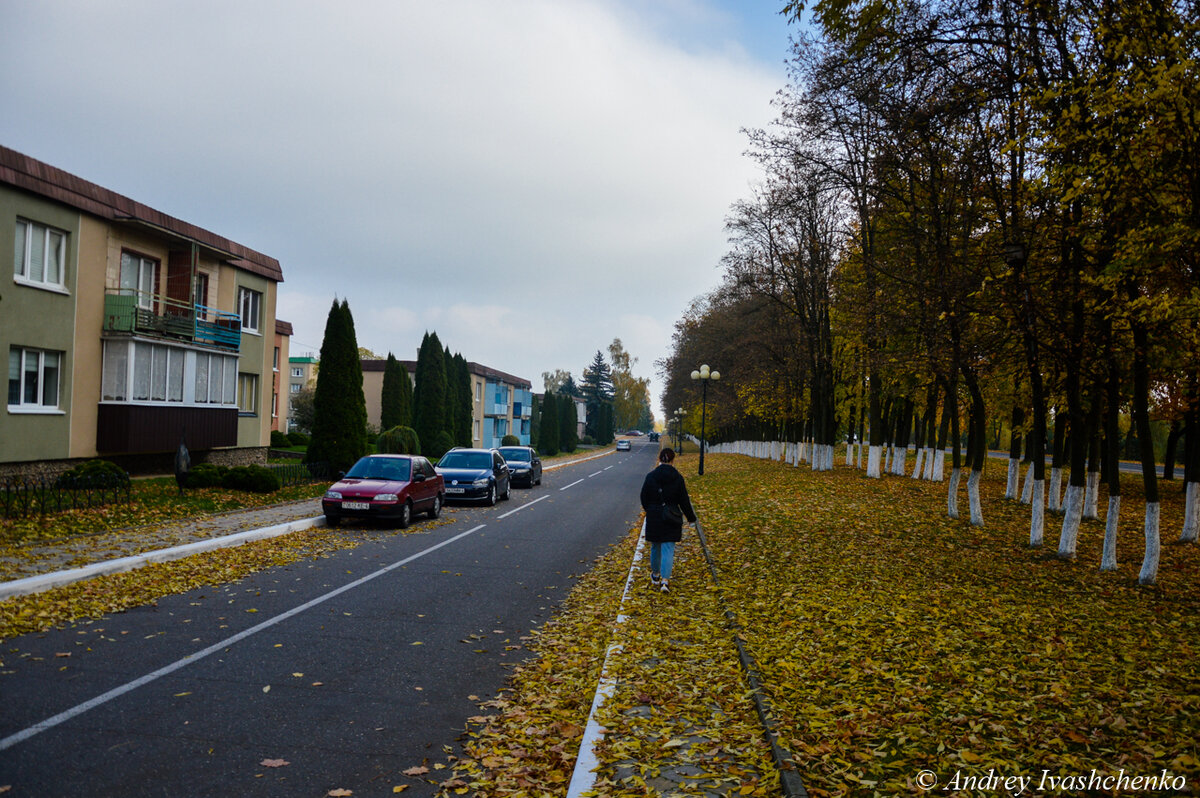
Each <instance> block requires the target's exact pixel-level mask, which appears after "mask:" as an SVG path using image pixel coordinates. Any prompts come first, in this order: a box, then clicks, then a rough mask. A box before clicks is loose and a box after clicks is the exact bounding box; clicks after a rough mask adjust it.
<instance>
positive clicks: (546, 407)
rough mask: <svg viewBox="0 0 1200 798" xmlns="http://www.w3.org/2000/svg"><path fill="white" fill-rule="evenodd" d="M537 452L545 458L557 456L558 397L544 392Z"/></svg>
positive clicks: (552, 393) (550, 392)
mask: <svg viewBox="0 0 1200 798" xmlns="http://www.w3.org/2000/svg"><path fill="white" fill-rule="evenodd" d="M537 445H538V451H539V452H541V453H542V454H543V455H544V456H546V457H553V456H554V455H556V454H558V397H556V396H555V395H554V392H553V391H546V395H545V397H544V398H543V399H542V428H541V430H540V431H539V435H538V444H537Z"/></svg>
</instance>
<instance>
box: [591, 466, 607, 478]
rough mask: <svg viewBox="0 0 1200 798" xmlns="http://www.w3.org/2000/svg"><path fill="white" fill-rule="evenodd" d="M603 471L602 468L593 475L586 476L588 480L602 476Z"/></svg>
mask: <svg viewBox="0 0 1200 798" xmlns="http://www.w3.org/2000/svg"><path fill="white" fill-rule="evenodd" d="M604 471H605V469H603V468H602V469H600V470H599V471H597V472H596V473H595V474H588V479H591V478H592V477H598V476H600V475H601V474H603V473H604Z"/></svg>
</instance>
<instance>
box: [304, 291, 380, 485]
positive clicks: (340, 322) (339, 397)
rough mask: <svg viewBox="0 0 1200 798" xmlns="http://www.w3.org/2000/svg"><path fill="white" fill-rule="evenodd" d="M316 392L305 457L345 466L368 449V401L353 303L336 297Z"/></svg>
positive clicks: (341, 468) (327, 324)
mask: <svg viewBox="0 0 1200 798" xmlns="http://www.w3.org/2000/svg"><path fill="white" fill-rule="evenodd" d="M320 363H321V367H320V369H319V370H318V371H317V384H316V388H315V389H314V393H313V424H312V440H311V441H310V442H309V445H308V452H307V453H306V454H305V456H304V459H305V462H308V463H321V462H325V463H329V466H330V468H331V470H332V471H333V472H334V473H337V472H339V471H346V470H348V469H349V468H350V466H352V465H354V463H355V462H356V461H357V460H358V458H360V457H362V456H363V455H364V454H366V453H367V404H366V399H365V397H364V396H363V390H362V384H363V382H362V362H361V361H360V360H359V357H358V342H357V340H356V338H355V334H354V317H353V316H352V315H351V313H350V304H349V303H348V302H346V301H345V300H342V302H341V304H338V301H337V300H336V299H335V300H334V301H333V307H331V308H330V309H329V316H328V318H327V319H326V321H325V338H324V339H323V340H322V342H321V361H320Z"/></svg>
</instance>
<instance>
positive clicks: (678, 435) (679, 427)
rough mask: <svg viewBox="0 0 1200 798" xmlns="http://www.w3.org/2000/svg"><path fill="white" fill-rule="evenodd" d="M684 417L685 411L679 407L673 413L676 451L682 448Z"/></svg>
mask: <svg viewBox="0 0 1200 798" xmlns="http://www.w3.org/2000/svg"><path fill="white" fill-rule="evenodd" d="M686 415H687V411H686V410H684V409H683V408H682V407H680V408H678V409H677V410H676V411H675V415H674V416H673V417H672V418H673V420H674V421H675V448H676V449H680V448H682V447H683V417H684V416H686Z"/></svg>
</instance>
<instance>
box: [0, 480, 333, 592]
mask: <svg viewBox="0 0 1200 798" xmlns="http://www.w3.org/2000/svg"><path fill="white" fill-rule="evenodd" d="M320 515H321V500H320V499H305V500H303V501H297V502H288V503H286V504H277V505H272V506H270V507H256V508H253V509H248V510H231V511H229V512H224V513H217V514H213V515H207V516H204V517H202V518H189V519H184V520H181V521H174V522H171V523H168V524H164V525H161V526H157V525H152V526H141V527H132V528H129V529H116V530H113V531H111V532H104V533H102V534H98V535H84V536H80V537H76V538H70V539H67V540H55V541H51V542H48V543H44V544H40V545H39V544H34V545H30V546H24V547H21V548H20V549H19V550H18V555H16V556H13V555H10V556H3V557H0V599H3V598H5V597H7V596H9V595H21V594H23V593H31V592H36V591H37V590H44V589H46V588H48V587H53V586H57V585H60V584H69V583H70V582H72V581H77V580H78V579H85V578H88V577H90V576H94V575H96V574H98V573H112V572H116V571H121V570H129V569H130V568H135V567H138V566H139V565H142V564H144V563H145V562H148V561H152V560H155V559H156V560H163V559H172V556H171V554H170V553H169V552H170V550H172V549H175V548H178V547H180V546H189V545H191V546H193V547H194V549H193V550H192V551H189V552H187V553H195V550H199V549H201V548H203V546H201V545H197V544H202V543H203V542H204V541H214V544H213V547H216V546H217V545H235V541H236V543H241V542H244V540H245V539H247V538H245V537H243V538H241V539H238V538H233V539H230V540H226V541H222V542H221V543H220V544H218V543H216V542H215V541H216V539H218V538H228V537H229V536H233V535H249V534H251V533H254V532H256V531H264V534H262V535H260V537H267V536H269V534H270V533H269V532H265V530H272V529H274V528H276V527H279V526H280V525H289V524H291V525H292V529H293V530H294V529H299V528H301V527H300V526H298V525H296V522H302V521H304V520H306V519H316V518H317V517H319V516H320ZM314 525H315V522H314ZM285 531H286V530H285ZM164 552H168V553H164ZM151 553H156V554H151ZM38 577H40V579H38ZM18 580H29V581H27V582H26V583H25V584H24V585H14V584H13V583H14V582H18ZM23 588H33V589H23Z"/></svg>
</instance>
